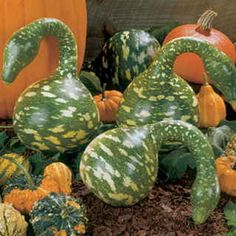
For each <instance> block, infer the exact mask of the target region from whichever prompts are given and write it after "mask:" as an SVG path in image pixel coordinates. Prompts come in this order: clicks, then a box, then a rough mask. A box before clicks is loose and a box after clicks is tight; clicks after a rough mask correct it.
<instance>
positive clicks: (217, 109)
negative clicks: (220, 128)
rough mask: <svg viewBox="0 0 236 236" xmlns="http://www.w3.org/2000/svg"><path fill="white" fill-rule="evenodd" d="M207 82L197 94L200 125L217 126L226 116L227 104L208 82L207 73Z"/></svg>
mask: <svg viewBox="0 0 236 236" xmlns="http://www.w3.org/2000/svg"><path fill="white" fill-rule="evenodd" d="M204 78H205V79H204V80H205V83H204V84H203V85H202V86H201V88H200V91H199V93H198V94H197V99H198V106H199V115H200V118H199V127H202V128H207V127H216V126H217V125H218V124H219V123H220V121H222V120H224V119H225V117H226V106H225V103H224V100H223V98H222V97H221V96H220V95H219V94H217V93H216V92H215V91H214V89H213V88H212V86H211V85H210V84H209V83H208V82H207V81H208V78H207V75H206V74H205V75H204Z"/></svg>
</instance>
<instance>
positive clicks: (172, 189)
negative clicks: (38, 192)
mask: <svg viewBox="0 0 236 236" xmlns="http://www.w3.org/2000/svg"><path fill="white" fill-rule="evenodd" d="M190 192H191V185H190V183H189V181H188V180H187V179H186V178H185V179H183V180H181V181H179V182H176V183H171V184H165V185H160V183H156V185H155V186H154V187H153V189H152V191H151V192H150V194H149V195H148V196H147V197H146V198H145V199H144V200H142V201H141V202H140V203H138V204H136V205H134V206H132V207H126V208H121V207H112V206H109V205H107V204H105V203H103V202H102V201H101V200H99V199H98V198H97V197H95V196H94V195H93V194H92V193H91V192H89V190H88V189H87V188H86V187H85V186H84V185H83V183H82V182H80V181H78V182H75V183H74V184H73V195H74V196H76V197H80V198H82V200H83V202H84V204H85V205H86V208H87V216H88V219H89V225H88V228H87V233H88V235H93V236H220V235H223V234H224V233H226V232H227V231H228V228H227V227H226V222H225V219H224V215H223V207H224V206H225V204H226V203H227V202H228V201H229V200H230V197H229V196H226V195H222V196H221V200H220V203H219V205H218V208H217V209H215V211H214V212H213V213H212V214H211V216H210V217H209V218H208V220H207V221H206V222H205V223H204V224H201V225H194V224H193V221H192V219H191V210H192V208H191V203H190ZM231 200H232V199H231Z"/></svg>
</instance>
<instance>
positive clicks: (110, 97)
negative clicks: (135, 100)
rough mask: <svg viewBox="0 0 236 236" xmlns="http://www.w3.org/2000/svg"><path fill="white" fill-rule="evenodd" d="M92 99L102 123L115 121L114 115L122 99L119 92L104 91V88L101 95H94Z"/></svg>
mask: <svg viewBox="0 0 236 236" xmlns="http://www.w3.org/2000/svg"><path fill="white" fill-rule="evenodd" d="M93 99H94V100H95V102H96V104H97V107H98V110H99V114H100V120H101V121H102V122H108V123H109V122H114V121H116V114H117V111H118V109H119V105H120V101H121V99H122V93H121V92H119V91H117V90H105V87H104V88H103V91H102V93H101V94H98V95H95V96H94V97H93Z"/></svg>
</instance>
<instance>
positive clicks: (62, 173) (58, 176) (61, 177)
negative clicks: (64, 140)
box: [44, 162, 72, 194]
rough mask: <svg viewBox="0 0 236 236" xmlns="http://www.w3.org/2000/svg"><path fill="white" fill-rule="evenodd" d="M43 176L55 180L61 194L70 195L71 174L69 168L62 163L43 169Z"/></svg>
mask: <svg viewBox="0 0 236 236" xmlns="http://www.w3.org/2000/svg"><path fill="white" fill-rule="evenodd" d="M44 176H50V177H51V178H52V179H53V180H55V181H56V182H57V183H58V185H59V189H60V192H61V193H64V194H71V184H72V173H71V170H70V169H69V167H67V166H66V165H65V164H64V163H62V162H54V163H52V164H50V165H48V166H47V167H46V168H45V169H44Z"/></svg>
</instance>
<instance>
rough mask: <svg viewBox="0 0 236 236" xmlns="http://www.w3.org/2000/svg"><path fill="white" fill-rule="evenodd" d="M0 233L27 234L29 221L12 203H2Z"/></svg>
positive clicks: (0, 205) (0, 208)
mask: <svg viewBox="0 0 236 236" xmlns="http://www.w3.org/2000/svg"><path fill="white" fill-rule="evenodd" d="M0 222H1V223H0V226H1V227H0V235H8V236H14V235H17V236H26V233H27V228H28V223H27V222H26V221H25V217H24V216H23V215H21V214H20V212H19V211H17V210H16V209H14V208H13V206H12V205H11V204H5V203H0Z"/></svg>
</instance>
